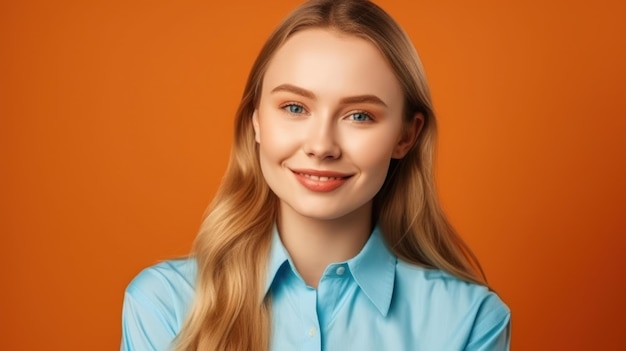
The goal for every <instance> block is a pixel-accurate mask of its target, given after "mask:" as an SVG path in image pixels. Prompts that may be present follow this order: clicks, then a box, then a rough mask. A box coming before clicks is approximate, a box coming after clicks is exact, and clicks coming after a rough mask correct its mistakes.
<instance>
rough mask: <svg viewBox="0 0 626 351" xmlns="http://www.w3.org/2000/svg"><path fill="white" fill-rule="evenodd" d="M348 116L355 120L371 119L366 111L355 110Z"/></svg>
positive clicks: (366, 120) (364, 120) (365, 120)
mask: <svg viewBox="0 0 626 351" xmlns="http://www.w3.org/2000/svg"><path fill="white" fill-rule="evenodd" d="M350 118H351V119H352V120H353V121H355V122H368V121H371V120H372V117H370V115H369V114H368V113H366V112H355V113H352V114H350Z"/></svg>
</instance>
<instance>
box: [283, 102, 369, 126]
mask: <svg viewBox="0 0 626 351" xmlns="http://www.w3.org/2000/svg"><path fill="white" fill-rule="evenodd" d="M291 107H297V108H300V109H302V111H301V112H292V111H290V108H291ZM280 108H281V109H283V110H285V111H286V112H287V113H289V114H292V115H301V114H304V113H306V112H307V111H306V109H305V108H304V105H302V104H300V103H297V102H289V103H286V104H284V105H282V106H280ZM354 115H363V116H365V117H366V118H367V120H364V121H358V120H354V119H352V120H351V121H353V122H357V123H368V122H372V121H373V120H374V118H373V117H372V115H371V114H370V113H368V112H365V111H355V112H352V113H350V114H349V115H348V118H350V117H353V116H354Z"/></svg>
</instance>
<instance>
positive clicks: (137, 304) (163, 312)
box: [121, 228, 510, 351]
mask: <svg viewBox="0 0 626 351" xmlns="http://www.w3.org/2000/svg"><path fill="white" fill-rule="evenodd" d="M272 240H273V241H272V246H271V251H270V261H269V267H268V275H267V285H266V286H267V292H268V293H271V294H272V336H271V350H273V351H283V350H284V351H295V350H302V351H309V350H311V351H312V350H326V351H331V350H338V351H344V350H359V351H367V350H373V351H374V350H375V351H381V350H393V351H400V350H411V351H418V350H423V351H455V350H485V351H486V350H494V351H495V350H509V342H510V311H509V309H508V308H507V306H506V305H505V304H504V303H503V302H502V301H501V300H500V299H499V298H498V296H497V295H496V294H495V293H493V292H492V291H489V289H487V288H486V287H483V286H480V285H475V284H471V283H467V282H465V281H462V280H459V279H458V278H455V277H453V276H451V275H449V274H447V273H444V272H442V271H439V270H434V269H426V268H423V267H419V266H416V265H413V264H409V263H406V262H404V261H402V260H399V259H397V258H396V256H395V255H393V254H392V253H391V252H390V251H389V250H388V249H387V247H386V246H385V244H384V242H383V238H382V235H381V233H380V231H379V230H378V228H376V229H375V230H374V231H373V233H372V235H371V236H370V238H369V240H368V242H367V243H366V244H365V246H364V247H363V249H362V250H361V252H360V253H359V254H358V255H357V256H355V257H354V258H352V259H350V260H348V261H345V262H340V263H334V264H331V265H329V266H328V267H327V268H326V270H325V272H324V275H323V276H322V278H321V280H320V282H319V285H318V288H317V290H316V289H313V288H311V287H309V286H307V285H306V284H305V282H304V281H303V280H302V278H301V277H300V275H299V274H298V272H297V271H296V269H295V268H294V265H293V263H292V261H291V259H290V257H289V255H288V254H287V252H286V250H285V248H284V246H283V245H282V243H281V241H280V237H279V235H278V233H277V232H276V231H274V233H273V239H272ZM196 269H197V268H196V263H195V260H193V259H186V260H175V261H166V262H163V263H160V264H157V265H155V266H152V267H149V268H147V269H145V270H143V271H142V272H141V273H140V274H139V275H138V276H137V277H136V278H135V279H134V280H133V281H132V282H131V283H130V285H129V286H128V288H127V289H126V295H125V299H124V308H123V316H122V325H123V326H122V327H123V332H122V334H123V335H122V345H121V349H122V350H137V351H144V350H145V351H147V350H170V349H171V347H170V343H171V342H172V340H173V339H174V338H175V337H176V335H177V334H178V332H179V331H180V328H181V326H182V324H183V322H184V320H185V316H186V314H187V312H188V309H189V306H190V304H191V301H192V299H193V297H194V284H195V277H196Z"/></svg>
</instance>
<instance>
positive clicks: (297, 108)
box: [283, 104, 304, 115]
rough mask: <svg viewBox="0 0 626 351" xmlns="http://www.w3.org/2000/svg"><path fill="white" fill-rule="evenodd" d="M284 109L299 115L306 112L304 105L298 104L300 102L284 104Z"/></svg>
mask: <svg viewBox="0 0 626 351" xmlns="http://www.w3.org/2000/svg"><path fill="white" fill-rule="evenodd" d="M283 109H286V110H287V112H289V113H293V114H295V115H299V114H302V113H304V107H302V106H300V105H298V104H289V105H285V106H283Z"/></svg>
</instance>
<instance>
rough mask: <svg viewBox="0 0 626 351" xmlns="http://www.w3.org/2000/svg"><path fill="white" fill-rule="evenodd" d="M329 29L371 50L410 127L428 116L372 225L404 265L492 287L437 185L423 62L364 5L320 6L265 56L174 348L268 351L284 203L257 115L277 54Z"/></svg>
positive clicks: (386, 187)
mask: <svg viewBox="0 0 626 351" xmlns="http://www.w3.org/2000/svg"><path fill="white" fill-rule="evenodd" d="M308 28H329V29H333V30H335V31H339V32H343V33H346V34H350V35H355V36H358V37H361V38H365V39H367V40H370V41H371V42H372V43H373V44H374V45H375V46H377V47H378V48H379V49H380V51H381V52H382V53H383V55H384V56H385V58H386V59H387V60H388V62H389V64H390V65H391V67H392V68H393V71H394V73H395V75H396V77H397V79H398V80H399V82H400V84H401V86H402V89H403V91H404V100H405V106H404V112H405V118H406V120H407V122H409V121H410V120H411V119H412V118H414V116H415V114H416V113H421V114H422V115H423V116H424V124H423V128H422V131H421V132H420V135H419V137H418V140H417V141H416V143H415V145H414V146H413V148H412V149H411V150H410V151H409V153H408V154H407V155H406V156H405V157H404V158H403V159H401V160H392V163H391V165H390V168H389V172H388V175H387V179H386V180H385V183H384V184H383V187H382V189H381V190H380V192H379V193H378V194H377V195H376V197H375V199H374V213H373V217H374V219H375V220H376V221H377V222H378V224H379V225H380V227H381V229H382V232H383V234H384V236H385V239H386V242H387V244H388V246H389V247H390V249H391V250H392V251H393V252H394V253H395V254H396V255H397V256H398V257H400V258H401V259H403V260H406V261H408V262H411V263H414V264H418V265H421V266H425V267H432V268H437V269H441V270H444V271H446V272H448V273H450V274H452V275H454V276H457V277H458V278H460V279H463V280H466V281H470V282H474V283H478V284H486V281H485V279H484V275H483V274H482V270H481V269H480V265H479V263H478V261H477V259H476V257H475V256H474V255H473V254H472V252H471V251H470V250H469V248H468V246H467V245H466V244H465V243H464V242H463V241H462V240H461V238H460V237H459V236H458V235H457V233H456V232H455V231H454V229H453V228H452V226H451V225H450V224H449V222H448V221H447V220H446V218H445V215H444V214H443V212H442V210H441V208H440V206H439V203H438V199H437V193H436V190H435V182H434V177H433V158H434V153H435V150H434V149H435V137H436V120H435V115H434V113H433V108H432V105H431V99H430V93H429V91H428V86H427V84H426V79H425V77H424V73H423V70H422V67H421V63H420V60H419V57H418V56H417V53H416V51H415V49H414V47H413V45H412V44H411V41H410V40H409V39H408V37H407V35H406V34H405V33H404V31H403V30H402V29H401V28H400V27H399V26H398V24H397V23H396V22H395V21H394V20H393V19H392V18H391V17H390V16H389V15H387V14H386V13H385V12H384V11H383V10H382V9H380V8H379V7H378V6H377V5H375V4H373V3H371V2H369V1H364V0H313V1H308V2H306V3H304V4H303V5H301V6H300V7H298V8H297V9H295V10H294V11H293V12H292V13H291V14H290V15H288V16H287V17H286V18H285V19H284V20H283V22H282V23H281V24H280V25H279V26H278V27H277V28H276V29H275V30H274V32H273V33H272V34H271V35H270V37H269V39H268V40H267V42H266V43H265V45H264V46H263V48H262V49H261V52H260V53H259V55H258V57H257V59H256V61H255V62H254V65H253V66H252V70H251V72H250V75H249V77H248V81H247V83H246V86H245V90H244V94H243V97H242V99H241V103H240V105H239V109H238V111H237V116H236V121H235V138H234V145H233V148H232V151H231V154H230V161H229V165H228V169H227V171H226V174H225V176H224V179H223V181H222V184H221V186H220V188H219V189H218V192H217V194H216V195H215V197H214V199H213V201H212V203H211V205H210V206H209V209H208V210H207V215H206V218H205V220H204V221H203V223H202V226H201V229H200V232H199V233H198V236H197V238H196V241H195V243H194V251H193V254H194V256H195V258H196V260H197V266H198V275H197V280H196V296H195V299H194V301H193V304H192V306H191V309H190V312H189V314H188V317H187V319H186V321H185V323H184V325H183V327H182V330H181V332H180V334H179V335H178V337H177V339H176V348H177V350H179V351H182V350H185V351H190V350H229V351H231V350H240V351H249V350H267V349H268V347H269V341H270V340H269V336H270V304H271V301H270V300H271V294H268V296H265V294H264V292H265V284H266V282H265V274H266V265H267V261H268V255H269V246H270V238H271V231H272V227H273V225H274V223H275V221H276V216H277V209H278V199H277V198H276V196H275V195H274V194H273V193H272V191H271V190H270V189H269V187H268V185H267V183H266V182H265V180H264V179H263V175H262V173H261V168H260V165H259V159H258V145H257V143H256V142H255V139H254V132H253V127H252V114H253V112H254V110H255V108H256V106H257V105H258V103H259V99H260V92H261V85H262V81H263V76H264V74H265V71H266V69H267V66H268V64H269V62H270V60H271V59H272V57H273V55H274V53H275V52H276V50H277V49H279V48H280V47H281V46H282V45H283V43H284V42H285V41H286V40H287V39H288V38H289V37H290V36H291V35H292V34H294V33H295V32H298V31H302V30H305V29H308Z"/></svg>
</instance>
